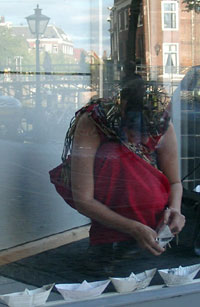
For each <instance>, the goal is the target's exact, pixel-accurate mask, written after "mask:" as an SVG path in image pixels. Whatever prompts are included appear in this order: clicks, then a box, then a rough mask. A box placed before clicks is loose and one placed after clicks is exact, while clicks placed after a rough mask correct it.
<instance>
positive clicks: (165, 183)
mask: <svg viewBox="0 0 200 307" xmlns="http://www.w3.org/2000/svg"><path fill="white" fill-rule="evenodd" d="M167 102H168V97H167V96H166V94H165V93H164V92H163V91H162V90H160V89H158V88H157V89H156V87H155V88H154V87H152V88H149V89H148V88H146V86H145V84H144V81H143V80H142V79H141V78H137V79H135V80H132V81H130V82H129V83H128V84H127V85H126V86H124V88H123V89H122V91H121V97H120V99H117V100H116V101H115V102H113V101H108V100H103V99H97V100H92V101H91V102H90V103H89V104H88V105H87V106H86V107H84V108H82V109H81V110H80V111H78V112H77V114H76V122H75V125H74V126H73V129H71V130H73V139H72V140H71V141H72V148H71V188H72V195H73V201H74V204H75V206H76V209H77V210H78V211H79V212H80V213H81V214H83V215H85V216H87V217H89V218H90V219H91V229H90V245H91V246H103V245H106V244H112V243H114V242H118V243H119V242H131V241H133V242H137V243H138V245H139V246H140V247H141V248H143V249H146V250H147V251H149V252H151V253H152V254H153V255H156V256H158V255H161V254H162V253H163V252H164V251H165V249H164V248H162V247H160V246H159V244H158V243H157V242H156V237H157V233H156V228H157V226H158V225H159V223H160V222H161V221H164V223H165V224H168V225H169V227H170V229H171V231H172V233H173V234H178V233H179V232H180V231H181V230H182V228H183V226H184V224H185V217H184V216H183V215H182V214H181V199H182V185H181V181H180V178H179V175H178V158H177V143H176V136H175V132H174V128H173V124H172V122H171V121H170V117H169V111H168V109H167V107H166V105H167ZM68 135H69V134H68ZM65 158H66V153H65V154H64V158H63V160H64V159H65ZM166 208H168V210H166Z"/></svg>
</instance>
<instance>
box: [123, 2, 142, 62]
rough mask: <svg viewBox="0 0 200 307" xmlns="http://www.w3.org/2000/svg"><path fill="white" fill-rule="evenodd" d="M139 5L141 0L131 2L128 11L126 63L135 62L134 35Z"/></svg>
mask: <svg viewBox="0 0 200 307" xmlns="http://www.w3.org/2000/svg"><path fill="white" fill-rule="evenodd" d="M141 4H142V0H132V2H131V6H130V10H129V31H128V45H127V61H128V62H131V61H133V62H135V59H136V33H137V25H138V17H139V14H140V7H141Z"/></svg>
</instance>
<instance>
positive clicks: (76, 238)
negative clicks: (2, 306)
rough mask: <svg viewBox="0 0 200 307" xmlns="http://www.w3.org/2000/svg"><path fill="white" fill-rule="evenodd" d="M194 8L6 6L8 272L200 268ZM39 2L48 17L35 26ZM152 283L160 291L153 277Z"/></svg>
mask: <svg viewBox="0 0 200 307" xmlns="http://www.w3.org/2000/svg"><path fill="white" fill-rule="evenodd" d="M193 2H194V1H187V4H190V5H189V6H187V4H186V2H185V1H155V0H149V1H139V0H137V1H136V0H84V1H83V0H74V1H70V0H59V1H57V2H56V1H53V0H49V1H47V0H38V2H35V1H34V0H29V1H25V0H6V1H5V0H4V1H1V16H2V17H0V158H1V159H0V173H1V176H0V195H1V197H0V213H1V214H0V233H1V237H0V264H7V262H10V261H13V262H15V263H14V264H11V265H9V264H7V265H6V267H0V273H1V272H2V275H5V276H7V277H9V278H14V279H16V280H21V281H23V282H25V283H26V284H31V285H33V286H36V287H39V286H42V285H43V284H44V285H45V284H49V283H52V284H53V283H58V282H63V283H69V284H71V283H82V282H83V281H84V280H87V282H97V281H104V280H109V281H110V279H109V277H111V276H115V277H117V278H118V277H121V278H123V277H125V278H127V277H129V276H130V274H131V273H132V272H133V273H135V274H139V273H141V272H145V271H147V272H149V270H151V269H152V268H153V267H155V268H157V269H161V268H166V269H167V270H168V269H171V268H176V267H177V268H179V266H180V265H181V266H187V265H188V266H189V265H191V264H194V263H198V262H199V258H198V257H197V255H199V254H200V253H199V254H198V251H196V250H195V249H194V240H193V238H192V236H193V234H195V235H194V236H195V240H196V238H198V239H199V238H200V233H199V231H200V227H199V213H198V211H199V199H198V195H199V194H198V193H199V192H198V189H199V191H200V187H198V185H200V65H199V63H200V44H199V38H200V27H199V24H200V14H198V13H197V12H196V11H197V10H196V11H195V7H194V3H193ZM196 4H197V3H196ZM37 6H38V9H40V10H41V14H43V15H45V16H47V17H48V18H50V20H49V22H48V25H47V27H46V29H45V26H44V24H43V26H44V27H43V29H39V28H37V27H36V32H37V31H38V33H35V31H30V29H29V26H28V23H27V19H26V17H27V16H29V17H30V16H32V15H33V14H35V11H36V8H37ZM35 17H36V19H35V21H36V20H37V21H38V23H37V25H38V26H39V25H40V22H43V20H39V19H38V18H39V17H38V16H35ZM32 26H34V25H33V24H32ZM31 32H32V33H31ZM39 34H40V35H39ZM173 127H174V128H173ZM181 184H183V186H184V195H183V198H182V192H181ZM195 188H198V189H196V190H195V191H193V190H194V189H195ZM171 191H172V192H174V193H172V194H170V193H171ZM187 193H188V194H189V197H188V196H187V195H188V194H187ZM186 194H187V195H186ZM174 195H175V196H174ZM194 195H195V196H194ZM186 196H187V197H186ZM167 208H168V209H169V210H166V209H167ZM181 212H182V214H181ZM197 213H198V217H197ZM183 215H186V224H185V227H184V228H183V226H184V222H185V221H184V217H183ZM165 218H166V221H165V223H164V222H163V221H164V219H165ZM187 220H189V222H188V221H187ZM166 224H167V226H168V227H166V226H165V225H166ZM161 225H162V226H163V227H164V228H166V229H167V237H164V239H168V238H170V239H172V241H171V249H168V246H166V249H162V247H161V242H162V243H163V242H164V243H165V242H166V241H165V240H164V241H162V240H161V239H162V238H161V237H162V236H161V235H160V229H161ZM173 225H175V226H173ZM195 225H196V226H195ZM176 234H179V238H180V242H181V244H180V245H179V246H177V245H176V239H175V237H176ZM195 242H196V241H195ZM198 242H200V240H199V241H198ZM159 244H160V245H159ZM189 244H190V246H189V247H188V245H189ZM199 247H200V244H199ZM21 249H22V250H23V253H21ZM52 249H53V250H52ZM19 250H20V252H19ZM1 253H2V254H1ZM9 253H11V254H12V257H10V254H9ZM34 254H37V255H36V256H35V255H34ZM1 255H2V257H1ZM5 255H6V256H5ZM155 255H157V256H158V257H154V256H155ZM161 255H162V256H161ZM29 256H32V257H33V258H32V257H29ZM22 258H26V259H24V260H23V259H22ZM30 258H31V259H30ZM1 261H2V262H1ZM18 268H19V269H18ZM22 268H23V270H22ZM36 268H37V269H36ZM30 272H31V274H30ZM170 272H171V271H168V273H170ZM154 273H155V271H153V272H152V271H151V274H152V276H153V274H154ZM22 275H23V276H22ZM144 275H145V274H144ZM35 276H37V278H35ZM140 276H141V275H140ZM172 276H174V274H173V275H172ZM138 278H139V277H138ZM130 279H134V282H135V278H134V277H131V278H130ZM136 282H137V287H142V286H141V284H138V279H137V280H136ZM145 282H146V279H145ZM12 284H13V286H14V284H15V283H11V284H9V285H11V287H12ZM0 285H1V280H0ZM151 285H157V286H159V287H161V288H162V289H161V290H159V291H165V288H163V286H162V285H163V281H162V280H161V279H160V277H159V274H155V276H153V279H152V281H151ZM85 286H86V287H87V283H86V282H84V284H83V287H85ZM20 287H21V286H20ZM159 287H158V288H159ZM185 287H187V286H185ZM180 288H181V286H179V289H180ZM151 289H152V288H149V291H147V292H148V293H150V294H151V295H150V296H151V298H152V296H154V294H153V293H154V292H153V291H151ZM153 289H155V288H153ZM174 289H175V288H174ZM17 291H18V290H17ZM17 291H16V289H13V292H17ZM106 291H107V292H110V293H109V295H108V296H106V300H108V301H109V305H113V306H114V304H115V303H113V304H112V300H114V299H115V298H116V294H115V296H114V295H113V294H112V292H116V289H115V287H114V283H113V284H111V283H110V285H109V286H108V288H106ZM124 291H125V292H127V288H125V290H124ZM132 291H133V289H132V290H131V292H132ZM134 291H135V292H136V293H137V290H136V289H135V290H134ZM154 291H156V290H154ZM174 291H175V290H174ZM9 292H10V291H9ZM128 295H129V294H126V295H125V296H120V294H119V296H120V299H121V300H123V299H124V297H126V298H127V297H128ZM131 295H133V294H132V293H130V296H131ZM136 296H137V294H136ZM181 297H182V296H181ZM60 298H61V297H59V299H60ZM176 298H177V296H176ZM141 299H142V298H141ZM154 299H155V301H156V300H157V296H156V295H155V297H154ZM171 299H174V297H172V298H170V302H171ZM177 299H179V297H178V298H177ZM183 299H184V298H183ZM81 300H82V297H81ZM98 300H101V297H100V298H98ZM145 300H146V296H145ZM98 302H99V301H97V306H98ZM118 303H119V302H118ZM81 304H82V303H81ZM83 304H84V303H83ZM141 304H142V303H141ZM144 304H146V301H145V302H144ZM166 304H167V305H169V302H168V301H167V299H166ZM86 305H87V303H86ZM99 305H101V303H99ZM122 305H123V306H126V305H127V302H123V303H122ZM171 305H173V304H171ZM180 305H181V304H180ZM186 305H187V304H186Z"/></svg>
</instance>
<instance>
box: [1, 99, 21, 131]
mask: <svg viewBox="0 0 200 307" xmlns="http://www.w3.org/2000/svg"><path fill="white" fill-rule="evenodd" d="M21 119H22V103H21V102H20V101H19V100H18V99H17V98H15V97H12V96H4V95H0V136H1V137H2V136H3V137H15V136H17V134H18V132H19V127H20V123H21Z"/></svg>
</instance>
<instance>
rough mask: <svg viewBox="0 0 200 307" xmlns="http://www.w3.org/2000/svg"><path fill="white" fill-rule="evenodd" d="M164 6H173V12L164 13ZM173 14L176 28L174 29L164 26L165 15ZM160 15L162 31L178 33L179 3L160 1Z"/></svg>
mask: <svg viewBox="0 0 200 307" xmlns="http://www.w3.org/2000/svg"><path fill="white" fill-rule="evenodd" d="M165 4H175V7H176V9H175V11H165V9H164V7H165ZM170 13H171V14H175V16H176V26H175V28H172V27H166V26H165V22H164V20H165V14H170ZM161 14H162V30H163V31H178V29H179V3H178V2H177V1H162V2H161Z"/></svg>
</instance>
